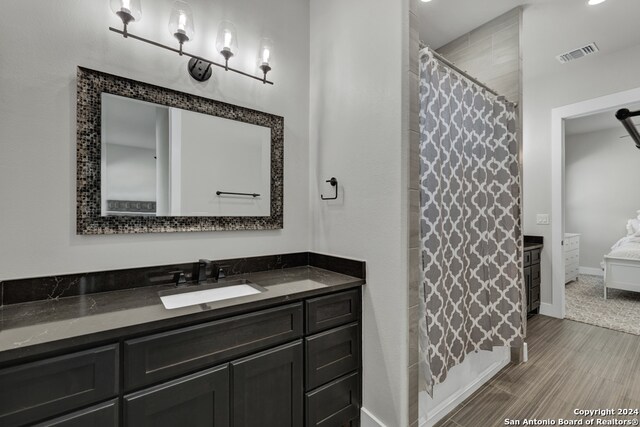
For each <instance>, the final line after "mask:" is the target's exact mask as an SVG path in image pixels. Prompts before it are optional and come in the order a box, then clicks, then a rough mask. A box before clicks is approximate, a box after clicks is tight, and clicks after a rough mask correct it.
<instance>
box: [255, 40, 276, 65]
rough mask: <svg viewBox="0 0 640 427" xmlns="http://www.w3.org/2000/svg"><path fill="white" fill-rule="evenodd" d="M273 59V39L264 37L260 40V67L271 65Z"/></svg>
mask: <svg viewBox="0 0 640 427" xmlns="http://www.w3.org/2000/svg"><path fill="white" fill-rule="evenodd" d="M272 61H273V40H271V39H270V38H268V37H264V38H263V39H262V41H261V42H260V50H259V51H258V67H261V66H268V67H271V62H272Z"/></svg>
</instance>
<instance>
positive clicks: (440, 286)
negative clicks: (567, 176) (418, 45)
mask: <svg viewBox="0 0 640 427" xmlns="http://www.w3.org/2000/svg"><path fill="white" fill-rule="evenodd" d="M420 164H421V167H420V189H421V191H420V193H421V194H420V198H421V200H420V229H421V230H420V231H421V252H422V254H421V255H422V256H421V266H420V267H421V270H422V271H421V273H422V276H421V277H422V286H420V296H421V298H420V303H421V311H422V312H421V322H420V340H419V341H420V342H419V346H420V355H421V357H420V360H421V364H422V366H421V368H422V372H423V374H424V377H425V381H426V384H427V391H428V392H429V394H431V395H432V393H433V386H434V385H435V384H438V383H441V382H443V381H444V380H445V378H446V377H447V372H448V371H449V369H450V368H452V367H453V366H455V365H458V364H460V363H462V361H463V360H464V359H465V356H466V355H467V354H469V353H471V352H474V351H478V350H492V349H493V347H494V346H511V347H517V346H519V345H521V344H522V341H523V336H524V325H525V322H526V313H525V309H524V308H523V307H525V306H526V305H525V291H524V284H523V278H522V271H521V266H522V236H521V226H520V177H519V167H518V143H517V137H516V113H515V108H514V105H513V104H511V103H509V102H507V101H505V100H504V99H503V98H501V97H500V98H496V97H495V96H493V95H492V94H490V93H488V92H487V91H486V90H485V89H484V88H482V87H480V86H479V85H476V84H474V83H472V82H471V81H470V80H468V79H466V78H464V77H463V76H462V75H460V74H458V73H457V72H456V71H454V70H452V69H451V68H449V67H447V66H446V65H444V64H443V63H441V62H440V61H439V60H437V59H436V58H435V57H434V55H433V54H432V53H431V51H430V50H429V49H428V48H427V49H424V50H422V51H421V56H420Z"/></svg>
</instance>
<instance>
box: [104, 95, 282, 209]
mask: <svg viewBox="0 0 640 427" xmlns="http://www.w3.org/2000/svg"><path fill="white" fill-rule="evenodd" d="M101 103H102V115H101V117H102V157H101V186H102V188H101V202H102V216H114V215H117V216H138V215H146V216H206V217H212V216H269V215H270V208H271V194H270V192H271V187H270V185H271V170H270V169H271V129H270V128H267V127H262V126H257V125H252V124H248V123H243V122H239V121H235V120H229V119H224V118H220V117H215V116H211V115H207V114H201V113H196V112H193V111H187V110H182V109H178V108H171V107H166V106H163V105H158V104H152V103H148V102H143V101H139V100H135V99H131V98H126V97H122V96H116V95H112V94H107V93H103V94H102V102H101Z"/></svg>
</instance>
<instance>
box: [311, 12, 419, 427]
mask: <svg viewBox="0 0 640 427" xmlns="http://www.w3.org/2000/svg"><path fill="white" fill-rule="evenodd" d="M408 16H409V10H408V1H385V0H368V1H365V0H352V1H343V0H312V1H311V49H310V51H311V109H310V117H311V122H310V144H311V148H310V149H311V164H310V170H311V182H310V188H311V191H310V207H311V218H312V219H311V223H312V224H313V236H312V248H313V249H314V250H316V251H320V252H328V253H332V254H336V255H341V256H347V257H355V258H360V259H364V260H366V261H367V286H366V287H365V289H364V322H363V350H364V351H363V357H364V360H363V369H364V375H363V380H364V385H363V393H364V396H363V406H364V412H365V414H367V413H369V414H371V415H373V417H370V416H365V417H364V419H363V425H365V426H367V425H373V423H374V421H373V418H377V419H378V420H379V421H380V422H382V423H383V424H385V425H387V426H389V427H396V426H406V425H408V422H407V420H408V398H407V395H408V391H407V390H408V382H407V354H408V353H407V346H408V345H407V339H408V335H407V325H408V322H407V267H406V266H407V249H406V248H407V241H406V236H407V224H406V218H407V214H406V213H407V211H406V204H407V190H406V188H407V181H406V175H407V173H406V169H404V168H403V165H404V164H406V157H404V158H403V156H406V154H407V153H406V148H407V146H406V145H403V144H404V143H408V141H407V139H408V133H407V129H408V115H403V114H407V111H406V109H405V106H404V105H403V96H402V95H403V93H404V92H403V91H404V89H405V88H406V87H408V81H407V76H408V73H407V70H408V35H409V30H408V22H407V21H408ZM406 93H407V94H408V92H406ZM407 107H408V104H407ZM332 176H335V177H336V178H337V179H338V180H339V183H340V184H339V185H340V187H339V190H340V197H339V199H338V200H336V201H330V202H325V201H321V200H320V194H321V193H324V194H325V196H326V195H327V194H332V191H333V189H331V187H330V186H329V185H328V184H326V183H325V180H327V179H329V178H330V177H332Z"/></svg>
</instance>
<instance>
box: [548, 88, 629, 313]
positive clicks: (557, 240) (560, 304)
mask: <svg viewBox="0 0 640 427" xmlns="http://www.w3.org/2000/svg"><path fill="white" fill-rule="evenodd" d="M639 100H640V88H634V89H630V90H626V91H622V92H617V93H613V94H610V95H605V96H601V97H598V98H593V99H589V100H587V101H582V102H577V103H575V104H569V105H565V106H562V107H557V108H554V109H552V110H551V218H552V221H551V260H552V263H551V276H552V295H551V304H542V306H541V307H540V312H541V313H542V314H545V315H548V316H552V317H557V318H560V319H564V317H565V292H564V285H565V284H564V248H563V240H564V168H565V163H564V144H565V131H564V123H565V120H567V119H573V118H577V117H582V116H587V115H591V114H596V113H601V112H604V111H607V110H613V109H616V108H622V107H624V106H625V105H627V104H631V103H637V102H638V101H639Z"/></svg>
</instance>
